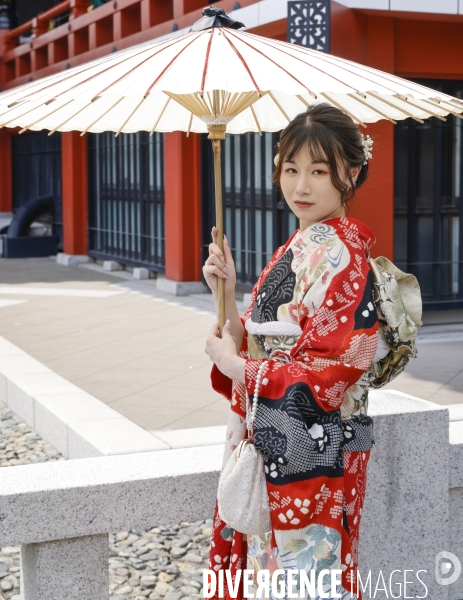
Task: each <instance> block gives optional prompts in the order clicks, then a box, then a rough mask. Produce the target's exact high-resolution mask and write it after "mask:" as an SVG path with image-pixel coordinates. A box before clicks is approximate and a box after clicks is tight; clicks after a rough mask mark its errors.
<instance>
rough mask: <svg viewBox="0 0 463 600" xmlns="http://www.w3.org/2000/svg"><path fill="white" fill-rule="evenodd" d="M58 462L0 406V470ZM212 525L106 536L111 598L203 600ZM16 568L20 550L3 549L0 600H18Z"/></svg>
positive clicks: (201, 523) (182, 525)
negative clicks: (204, 575) (204, 574)
mask: <svg viewBox="0 0 463 600" xmlns="http://www.w3.org/2000/svg"><path fill="white" fill-rule="evenodd" d="M57 460H66V459H65V458H64V456H62V455H61V454H60V453H59V452H58V451H57V450H55V448H53V447H52V446H51V445H50V444H48V442H46V441H45V440H43V439H42V438H41V437H40V436H39V435H38V434H37V433H36V432H35V431H33V430H32V429H31V428H30V427H29V425H27V424H26V423H23V422H22V421H21V420H20V419H19V418H18V417H17V416H16V415H14V414H13V413H12V412H11V410H10V409H9V408H8V407H6V406H4V405H3V404H1V403H0V466H1V467H10V466H18V465H25V464H30V463H38V462H51V461H57ZM211 527H212V520H211V519H207V520H204V521H196V522H194V523H187V522H183V523H177V524H173V525H159V524H158V525H156V526H153V527H152V528H151V529H149V530H146V531H138V530H132V531H117V532H113V533H110V534H109V596H110V598H111V599H112V600H145V599H146V598H149V599H150V600H161V599H162V598H164V599H165V600H182V599H183V600H196V599H197V598H202V597H203V595H202V570H203V569H207V563H208V557H209V546H210V541H211V540H210V538H211ZM19 570H20V569H19V546H11V547H8V548H1V549H0V600H20V596H19ZM63 600H64V599H63ZM72 600H74V599H72Z"/></svg>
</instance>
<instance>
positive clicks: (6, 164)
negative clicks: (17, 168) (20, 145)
mask: <svg viewBox="0 0 463 600" xmlns="http://www.w3.org/2000/svg"><path fill="white" fill-rule="evenodd" d="M12 172H13V170H12V164H11V135H10V133H9V132H8V131H6V130H5V129H0V212H11V210H12V206H13V183H12Z"/></svg>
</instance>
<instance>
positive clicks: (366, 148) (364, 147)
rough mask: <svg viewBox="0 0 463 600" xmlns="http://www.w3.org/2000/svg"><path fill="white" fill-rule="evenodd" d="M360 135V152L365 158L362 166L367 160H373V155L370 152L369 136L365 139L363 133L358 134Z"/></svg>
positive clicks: (370, 140) (370, 141)
mask: <svg viewBox="0 0 463 600" xmlns="http://www.w3.org/2000/svg"><path fill="white" fill-rule="evenodd" d="M360 135H361V136H362V150H363V155H364V157H365V160H364V162H363V164H364V165H366V164H367V163H368V161H369V159H370V158H373V154H372V152H371V151H372V149H373V140H372V139H371V137H370V136H369V135H367V136H366V137H364V136H363V133H360Z"/></svg>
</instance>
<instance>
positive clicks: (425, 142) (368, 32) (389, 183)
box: [0, 0, 463, 308]
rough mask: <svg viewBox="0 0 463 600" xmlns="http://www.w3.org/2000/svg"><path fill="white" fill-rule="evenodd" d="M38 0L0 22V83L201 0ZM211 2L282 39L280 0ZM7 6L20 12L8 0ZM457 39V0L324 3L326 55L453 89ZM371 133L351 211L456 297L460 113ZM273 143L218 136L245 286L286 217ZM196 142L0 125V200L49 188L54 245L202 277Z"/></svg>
mask: <svg viewBox="0 0 463 600" xmlns="http://www.w3.org/2000/svg"><path fill="white" fill-rule="evenodd" d="M101 1H102V0H99V1H98V0H96V2H95V4H100V3H101ZM44 2H45V0H43V1H42V2H41V5H43V3H44ZM48 4H49V5H50V8H49V9H48V10H47V11H46V12H42V13H41V14H39V15H37V16H36V17H34V18H33V19H32V20H29V21H26V22H24V23H20V25H19V26H18V27H17V28H16V29H13V30H7V29H2V30H0V56H1V57H2V61H1V66H0V78H1V84H0V85H1V88H2V89H7V88H11V87H14V86H18V85H21V84H23V83H26V82H28V81H31V80H35V79H38V78H40V77H44V76H47V75H50V74H52V73H56V72H58V71H61V70H62V69H66V68H69V67H73V66H76V65H78V64H81V63H84V62H87V61H90V60H92V59H95V58H99V57H101V56H104V55H107V54H108V53H111V52H114V51H117V50H120V49H123V48H127V47H129V46H132V45H134V44H138V43H140V42H143V41H146V40H151V39H156V38H159V37H162V36H166V35H178V33H181V32H182V30H183V29H185V28H188V27H189V26H190V25H191V24H192V23H193V22H194V21H195V20H197V19H198V18H199V17H200V16H201V9H202V8H203V6H204V4H205V0H115V1H113V0H111V1H107V2H106V3H103V4H102V5H101V6H98V7H95V8H94V9H93V10H90V11H89V10H88V8H89V4H90V0H67V1H65V2H61V3H59V4H56V5H54V6H53V1H52V0H50V1H49V2H48ZM28 5H29V8H30V4H29V3H28ZM215 5H216V6H219V7H222V8H224V9H225V10H226V11H227V12H228V11H232V10H233V15H234V16H235V18H236V19H237V20H239V21H242V22H244V23H245V24H246V26H247V27H248V29H249V31H251V32H252V33H257V34H259V35H264V36H269V37H272V38H276V39H281V40H286V37H287V18H286V16H287V2H286V0H240V1H239V2H235V1H234V0H220V1H218V2H215ZM42 8H43V7H42ZM17 12H18V17H19V21H21V14H19V13H20V0H17ZM60 23H61V24H60ZM462 39H463V0H439V1H437V0H401V1H399V0H339V1H338V2H334V1H332V2H331V52H332V53H333V54H334V55H337V56H342V57H345V58H347V59H350V60H353V61H356V62H360V63H363V64H366V65H368V66H372V67H376V68H378V69H381V70H384V71H388V72H390V73H394V74H395V75H399V76H401V77H405V78H411V79H414V80H419V81H425V83H426V85H429V86H430V87H435V88H436V89H442V90H443V91H446V92H448V93H451V94H453V95H455V96H459V97H463V96H462V94H463V53H462V51H461V40H462ZM368 132H369V134H370V135H371V136H372V137H373V138H374V139H375V145H374V159H373V160H372V162H371V171H370V172H371V175H370V179H369V181H368V184H367V185H366V186H365V187H364V188H362V190H361V191H360V193H359V194H358V197H357V199H356V200H355V202H354V204H353V207H352V210H351V214H353V215H354V216H356V217H358V218H360V219H362V220H364V221H365V222H366V223H368V224H369V225H370V226H371V227H372V228H373V229H374V231H375V232H376V234H377V239H378V241H377V245H376V246H375V254H376V255H385V256H388V257H390V258H392V259H394V260H395V262H396V263H397V264H398V266H399V267H401V268H403V269H404V270H408V271H412V272H415V273H416V274H417V276H418V278H419V280H420V283H421V286H422V291H423V296H424V299H425V306H426V307H427V308H455V307H462V306H463V227H462V226H461V222H462V217H463V202H462V201H461V196H462V191H461V190H462V179H463V153H462V151H461V149H462V145H461V120H460V119H458V118H457V117H454V116H450V117H449V118H448V119H447V121H446V122H442V121H438V120H437V119H435V118H432V119H429V120H428V121H427V122H426V123H425V124H424V125H419V124H417V123H415V122H414V121H411V120H410V119H407V120H406V121H402V122H400V123H399V124H398V125H397V126H394V125H392V124H391V123H389V122H380V123H377V124H374V125H369V127H368ZM53 138H55V141H51V140H53ZM275 142H276V136H275V135H274V134H265V135H264V136H263V137H262V138H259V136H256V135H254V134H246V135H244V136H234V138H233V139H230V136H229V137H228V140H227V143H226V144H225V151H224V155H225V157H224V161H225V162H224V168H225V178H224V179H225V182H224V185H225V203H226V204H225V212H226V218H225V229H226V233H227V234H228V237H229V239H230V240H231V243H232V246H233V247H234V249H235V256H236V261H237V266H238V272H239V277H240V282H241V285H242V286H243V289H249V286H250V284H251V283H252V282H253V280H254V279H255V276H256V273H257V274H258V272H259V269H260V268H261V267H262V265H263V264H264V263H265V262H266V260H267V259H268V258H269V256H270V255H271V253H272V252H273V250H274V246H276V245H278V244H280V243H281V242H282V241H284V240H285V239H286V236H287V235H288V234H289V233H290V231H291V229H292V228H294V227H296V223H295V220H294V219H293V218H292V215H290V214H288V212H287V209H286V208H285V207H284V206H282V202H278V195H277V192H276V190H275V189H273V188H272V186H271V185H270V183H269V181H268V176H269V174H270V172H271V168H272V160H273V153H274V145H275ZM209 152H210V149H209V145H208V142H207V141H205V140H204V138H202V136H199V135H196V134H194V135H190V137H188V138H187V137H186V136H185V134H183V133H171V134H165V135H160V134H156V136H153V138H151V139H149V137H148V135H146V136H145V135H144V134H127V135H121V136H120V137H119V138H117V140H115V139H114V136H113V135H112V134H91V135H87V136H84V137H81V136H80V135H79V133H74V132H73V133H63V134H55V135H54V136H51V137H48V136H47V135H46V133H45V132H44V133H41V132H39V133H28V134H24V135H21V136H19V135H18V133H17V131H15V130H11V129H8V128H7V127H6V128H5V127H4V128H3V129H0V170H1V172H0V176H1V182H2V183H1V186H0V212H10V211H12V210H14V209H15V208H18V207H19V206H20V205H21V204H22V203H24V202H25V201H27V200H28V199H30V198H31V197H34V195H36V196H37V195H39V196H40V195H48V194H49V195H51V196H53V197H54V198H55V200H56V210H55V217H54V219H55V222H54V228H55V232H56V233H57V234H58V235H59V237H60V249H61V250H62V251H63V252H65V253H67V254H78V255H81V254H87V253H88V254H90V255H91V256H93V257H95V258H107V259H113V260H117V261H119V262H121V263H124V264H127V265H140V266H146V267H148V268H149V269H150V270H152V271H156V272H165V276H166V277H167V278H168V279H171V280H174V281H200V280H201V265H202V261H203V253H204V250H205V248H206V246H207V243H208V236H209V231H210V225H211V224H212V221H211V216H210V214H209V209H208V207H209V206H210V204H211V203H210V197H211V194H212V190H211V181H210V178H209V175H208V172H209V171H211V169H210V168H207V169H206V168H205V167H204V165H205V164H206V162H207V161H208V157H209ZM202 165H203V167H202ZM26 173H27V176H25V174H26ZM34 174H35V175H34Z"/></svg>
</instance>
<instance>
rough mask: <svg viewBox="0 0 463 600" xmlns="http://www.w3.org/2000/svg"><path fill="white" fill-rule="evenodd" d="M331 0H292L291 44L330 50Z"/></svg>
mask: <svg viewBox="0 0 463 600" xmlns="http://www.w3.org/2000/svg"><path fill="white" fill-rule="evenodd" d="M330 20H331V19H330V0H304V1H303V0H294V1H292V0H290V1H289V2H288V35H287V40H288V42H290V43H291V44H299V45H300V46H305V47H306V48H313V49H314V50H321V51H322V52H329V51H330V42H331V39H330V37H331V36H330V33H331V32H330Z"/></svg>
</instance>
